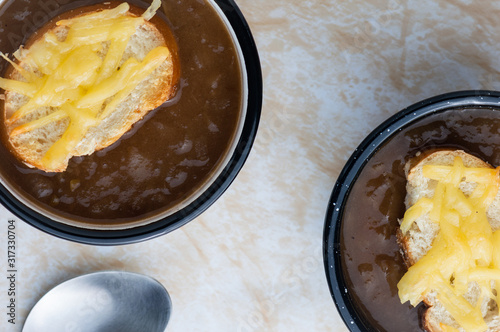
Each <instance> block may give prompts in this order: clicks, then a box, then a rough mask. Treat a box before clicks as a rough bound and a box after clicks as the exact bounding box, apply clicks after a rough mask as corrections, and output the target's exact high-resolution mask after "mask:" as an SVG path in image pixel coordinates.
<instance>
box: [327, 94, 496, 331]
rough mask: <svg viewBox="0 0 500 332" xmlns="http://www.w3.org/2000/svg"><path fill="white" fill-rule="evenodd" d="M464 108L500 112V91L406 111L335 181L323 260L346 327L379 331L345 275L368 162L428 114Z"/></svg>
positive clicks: (363, 146) (374, 135)
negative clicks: (349, 234) (346, 228)
mask: <svg viewBox="0 0 500 332" xmlns="http://www.w3.org/2000/svg"><path fill="white" fill-rule="evenodd" d="M463 107H474V108H481V107H484V108H493V107H495V108H499V109H500V92H499V91H490V90H464V91H455V92H449V93H444V94H440V95H437V96H434V97H431V98H428V99H425V100H422V101H419V102H417V103H415V104H413V105H411V106H409V107H407V108H404V109H403V110H401V111H399V112H397V113H396V114H394V115H393V116H391V117H389V118H388V119H387V120H385V121H384V122H382V124H380V125H379V126H378V127H376V128H375V129H374V130H373V131H372V132H371V133H370V134H368V136H367V137H366V138H365V139H364V140H363V141H362V142H361V143H360V144H359V146H358V147H357V148H356V149H355V150H354V152H353V153H352V155H351V156H350V157H349V159H348V160H347V162H346V164H345V165H344V167H343V169H342V171H341V172H340V174H339V176H338V178H337V180H336V182H335V185H334V187H333V190H332V193H331V196H330V199H329V202H328V208H327V211H326V216H325V221H324V228H323V261H324V268H325V273H326V279H327V283H328V287H329V290H330V294H331V296H332V299H333V301H334V303H335V306H336V308H337V311H338V312H339V314H340V316H341V318H342V320H343V321H344V324H345V325H346V326H347V328H348V329H349V330H350V331H352V332H364V331H374V330H375V329H374V328H373V326H371V325H370V323H369V322H368V321H367V319H365V317H363V314H362V313H360V312H358V311H357V310H356V306H355V304H354V301H353V299H352V298H351V297H350V296H349V289H348V288H347V287H346V282H345V277H344V276H343V273H342V262H341V246H340V238H341V226H342V219H343V212H344V207H345V204H346V202H347V200H348V197H349V194H350V190H351V188H352V185H353V184H354V182H355V181H356V179H357V178H358V176H359V174H360V173H361V172H362V170H363V169H364V167H365V165H366V163H367V162H368V160H369V159H370V158H371V157H372V156H373V155H374V154H375V153H376V152H377V151H378V150H379V149H380V147H381V146H382V145H383V144H384V143H385V142H387V140H388V139H390V138H391V137H392V136H393V135H395V134H396V133H397V132H398V131H400V130H401V129H403V128H405V127H406V126H408V125H410V124H412V123H414V122H416V121H418V120H420V119H422V118H424V117H425V116H427V115H430V114H433V113H438V112H443V111H446V110H450V109H454V108H463Z"/></svg>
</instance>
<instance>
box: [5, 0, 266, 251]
mask: <svg viewBox="0 0 500 332" xmlns="http://www.w3.org/2000/svg"><path fill="white" fill-rule="evenodd" d="M210 2H213V3H214V4H215V5H217V6H218V7H219V8H220V11H221V12H222V13H223V14H224V16H225V19H226V20H227V21H228V22H229V24H230V26H231V28H232V29H233V32H234V35H235V36H236V39H237V42H238V43H239V47H240V49H241V52H242V55H243V62H244V64H242V65H243V66H244V69H245V70H246V80H247V82H246V84H247V87H248V92H247V96H246V98H247V103H246V104H247V105H246V115H245V117H244V119H242V121H243V126H242V129H241V132H240V137H239V138H238V139H237V143H236V145H235V148H234V150H233V152H232V155H231V156H230V159H229V161H228V163H227V165H226V166H224V167H223V169H222V171H221V172H220V174H219V175H218V176H217V177H216V179H215V180H214V181H213V182H212V183H211V184H210V186H209V187H208V188H207V189H206V190H205V191H204V192H203V193H202V194H201V195H200V196H199V197H198V198H196V199H195V200H194V201H192V202H191V203H190V204H188V205H187V206H185V207H184V208H182V209H180V210H179V211H176V212H174V213H173V214H171V215H168V216H166V217H164V218H161V219H159V220H157V221H154V222H151V223H149V224H146V225H142V226H137V227H131V228H124V229H112V230H102V229H90V228H80V227H76V226H72V225H69V224H64V223H59V222H56V221H54V220H52V219H50V218H48V217H46V216H44V215H42V214H40V213H38V212H36V211H34V210H33V209H31V208H28V207H27V206H25V205H24V204H23V203H22V202H21V201H19V200H18V199H17V198H16V197H15V196H14V195H13V194H11V193H10V192H9V190H8V189H7V188H6V187H4V186H3V185H2V184H0V204H2V205H3V206H4V207H5V208H6V209H7V210H9V211H10V212H11V213H13V214H14V215H15V216H16V217H18V218H20V219H21V220H22V221H24V222H26V223H28V224H30V225H31V226H33V227H35V228H37V229H39V230H41V231H43V232H45V233H48V234H51V235H54V236H56V237H58V238H61V239H65V240H69V241H73V242H77V243H82V244H89V245H103V246H106V245H123V244H131V243H137V242H142V241H146V240H149V239H152V238H155V237H158V236H161V235H165V234H167V233H169V232H171V231H173V230H175V229H177V228H179V227H181V226H184V225H185V224H187V223H188V222H190V221H192V220H193V219H195V218H196V217H198V216H199V215H200V214H201V213H203V212H204V211H205V210H206V209H207V208H208V207H209V206H211V205H212V204H213V203H214V202H215V201H216V200H217V199H218V198H219V197H220V196H221V195H222V194H223V193H224V192H225V191H226V189H227V188H228V187H229V185H230V184H231V183H232V182H233V180H234V179H235V178H236V176H237V174H238V173H239V171H240V170H241V168H242V167H243V165H244V163H245V161H246V159H247V158H248V155H249V153H250V150H251V148H252V145H253V142H254V140H255V136H256V134H257V129H258V125H259V121H260V115H261V109H262V98H263V83H262V71H261V65H260V60H259V54H258V51H257V46H256V44H255V41H254V39H253V36H252V33H251V31H250V27H249V25H248V23H247V22H246V20H245V18H244V16H243V14H242V12H241V11H240V9H239V8H238V6H237V5H236V3H235V2H234V1H233V0H211V1H210Z"/></svg>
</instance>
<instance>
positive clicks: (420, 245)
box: [397, 150, 500, 332]
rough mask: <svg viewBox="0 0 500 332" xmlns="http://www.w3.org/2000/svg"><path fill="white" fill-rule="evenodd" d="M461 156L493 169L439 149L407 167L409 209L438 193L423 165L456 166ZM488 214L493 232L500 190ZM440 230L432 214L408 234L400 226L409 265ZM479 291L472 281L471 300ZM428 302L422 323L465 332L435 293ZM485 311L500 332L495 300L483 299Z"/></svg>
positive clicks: (435, 329)
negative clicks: (441, 324)
mask: <svg viewBox="0 0 500 332" xmlns="http://www.w3.org/2000/svg"><path fill="white" fill-rule="evenodd" d="M457 156H458V157H460V158H461V159H462V161H463V163H464V165H465V166H466V167H482V168H492V166H491V165H489V164H488V163H486V162H484V161H483V160H481V159H479V158H477V157H475V156H473V155H471V154H468V153H466V152H465V151H462V150H441V151H436V152H434V153H432V154H430V155H428V156H427V157H425V158H423V159H422V160H421V161H419V162H418V163H417V164H416V165H414V166H413V167H412V168H411V169H409V170H407V174H406V177H407V184H406V198H405V206H406V209H408V208H410V207H411V206H412V205H413V204H415V203H416V202H417V201H418V200H419V199H420V198H421V197H428V198H432V196H433V195H434V190H435V186H436V181H434V180H430V179H428V178H425V177H424V176H423V174H422V167H423V166H424V165H453V161H454V159H455V157H457ZM473 186H474V184H473V183H467V182H465V181H463V182H462V183H461V184H460V189H461V190H462V191H463V192H464V193H465V194H468V193H470V191H472V189H473ZM487 217H488V221H489V222H490V225H491V226H492V230H493V231H495V230H497V229H499V228H500V193H499V194H497V196H496V197H495V199H494V201H493V203H492V204H491V205H490V207H489V208H488V210H487ZM438 231H439V226H438V225H437V224H436V223H434V222H432V221H431V220H430V219H429V218H428V215H424V216H422V217H419V218H417V220H416V221H415V222H414V223H413V225H412V226H411V228H410V230H409V231H408V232H407V233H406V234H405V235H403V234H402V232H401V230H399V229H398V233H397V238H398V242H399V245H400V247H401V253H402V255H403V258H404V260H405V262H406V265H407V266H408V267H410V266H412V265H413V264H415V263H416V262H417V261H418V260H419V259H420V258H422V257H423V256H424V255H425V254H426V253H427V251H429V249H430V248H431V245H432V242H433V240H434V238H435V237H436V236H437V234H438ZM479 294H480V290H479V287H478V285H477V284H476V283H475V282H471V283H469V291H468V293H467V294H466V296H465V297H466V298H467V299H468V300H469V301H470V302H471V303H475V302H477V300H478V296H479ZM424 302H425V304H426V305H427V306H428V308H427V309H426V310H425V312H424V313H423V315H422V326H423V327H424V329H425V330H426V331H429V332H441V331H442V328H441V327H440V323H444V324H446V325H449V326H452V327H454V328H457V329H459V330H460V331H463V329H460V328H459V326H458V324H457V323H456V322H455V321H454V319H453V318H452V317H451V316H450V315H449V314H448V312H447V311H446V309H445V308H444V307H443V306H442V305H441V303H440V302H439V301H438V300H437V298H436V294H435V293H434V292H430V293H429V294H427V295H426V296H425V298H424ZM481 311H482V312H483V316H484V317H485V321H486V323H487V325H488V326H489V327H490V328H489V330H488V331H490V332H491V331H497V332H499V331H500V316H498V308H497V307H496V303H495V301H491V300H489V299H486V300H485V301H483V303H482V305H481Z"/></svg>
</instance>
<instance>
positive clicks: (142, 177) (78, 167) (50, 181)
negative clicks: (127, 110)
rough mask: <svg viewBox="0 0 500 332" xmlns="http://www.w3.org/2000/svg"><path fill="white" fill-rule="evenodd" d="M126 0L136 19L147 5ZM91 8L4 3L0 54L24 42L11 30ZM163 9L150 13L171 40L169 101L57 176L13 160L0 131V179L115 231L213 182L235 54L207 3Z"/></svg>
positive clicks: (168, 4) (235, 84) (228, 127)
mask: <svg viewBox="0 0 500 332" xmlns="http://www.w3.org/2000/svg"><path fill="white" fill-rule="evenodd" d="M128 2H129V4H131V5H132V6H133V5H137V7H141V9H140V10H138V8H134V7H132V8H133V10H134V11H136V12H138V13H139V14H141V13H142V12H143V11H144V9H145V8H147V6H148V5H149V4H145V3H142V2H137V1H128ZM119 3H121V2H117V1H114V2H111V3H110V2H106V6H107V7H114V6H116V5H117V4H119ZM92 5H93V7H89V8H91V9H95V8H99V7H103V6H104V5H102V4H101V2H99V1H93V2H92V1H73V2H72V1H68V0H53V1H52V2H51V1H46V2H45V1H44V2H36V1H32V2H29V3H26V2H24V1H9V2H6V3H5V4H3V6H1V7H0V24H1V28H3V30H4V32H3V36H2V37H0V50H2V51H3V52H4V53H12V52H13V51H15V50H16V49H17V48H18V47H19V46H20V45H21V44H25V43H26V41H27V39H26V38H25V37H24V36H23V37H21V34H18V33H19V32H26V33H30V32H33V31H36V30H38V29H39V28H40V27H41V26H44V25H45V23H47V21H48V20H49V19H53V21H52V22H55V21H56V20H57V19H60V18H63V17H65V16H68V15H70V16H71V15H74V13H80V12H82V9H81V7H82V6H92ZM162 8H163V10H165V15H163V14H162V13H159V14H157V15H156V16H155V18H154V20H155V21H153V23H155V24H156V25H157V26H160V30H162V31H163V33H164V35H165V37H166V39H167V43H171V41H172V40H175V41H176V43H177V46H178V58H179V62H180V79H179V84H178V90H177V94H176V96H175V97H174V98H173V99H172V100H170V101H167V102H166V103H165V104H164V105H162V106H160V107H159V108H157V109H156V110H155V111H153V112H151V113H150V114H148V115H147V116H146V117H145V119H143V120H141V121H140V122H138V123H136V124H135V125H134V127H133V128H132V129H131V131H130V132H129V133H127V134H125V135H124V136H123V137H122V138H121V139H120V140H119V141H118V142H116V143H115V144H113V145H112V146H110V147H108V148H106V149H104V150H101V151H98V152H96V153H94V154H92V155H90V156H84V157H75V158H72V159H71V160H70V163H69V167H68V169H67V170H66V171H65V172H62V173H45V172H42V171H38V170H34V169H31V168H29V167H27V166H25V165H23V164H22V163H20V162H19V161H17V160H16V159H15V158H13V156H12V154H11V153H9V151H8V148H6V145H7V144H6V133H5V128H2V141H3V143H4V144H3V145H2V146H1V147H0V172H1V176H2V177H3V178H4V179H5V180H4V181H7V182H8V183H9V184H10V186H11V187H13V188H14V189H15V190H16V191H17V192H18V194H19V195H20V196H22V197H23V198H25V199H27V200H28V201H30V202H31V203H32V204H35V205H37V206H39V207H41V208H43V209H46V210H47V211H49V212H50V213H54V214H56V215H59V216H62V217H63V218H68V219H72V220H76V221H77V222H84V223H88V224H91V225H92V224H95V225H97V224H108V225H117V224H126V223H128V222H131V221H134V220H136V219H138V218H143V217H149V216H151V215H155V214H157V213H159V212H161V211H166V210H168V209H169V208H172V207H175V206H176V205H177V204H179V203H180V202H183V201H184V200H185V199H186V198H188V197H190V196H191V195H192V194H193V193H195V192H196V190H197V189H198V188H200V187H201V186H203V185H205V183H206V182H207V180H208V179H209V178H211V177H212V176H213V174H214V172H216V170H217V169H218V167H219V165H220V163H221V162H222V160H223V159H224V158H225V156H226V155H227V153H228V152H229V150H230V146H231V143H232V141H233V140H234V138H235V136H236V134H237V128H238V124H239V121H240V116H241V108H242V76H241V69H240V63H239V58H238V55H237V50H236V47H235V45H234V43H233V41H232V38H231V35H230V33H229V32H228V31H227V28H226V25H225V24H224V23H223V22H222V20H221V19H220V17H219V16H218V14H217V13H216V12H215V10H214V9H213V8H212V6H211V5H210V4H208V3H206V2H204V1H198V0H183V1H174V0H164V1H163V5H162ZM85 10H88V8H86V9H85ZM61 14H62V15H61ZM42 31H43V30H42ZM169 31H171V32H172V33H171V35H169ZM172 35H173V37H172ZM3 66H4V67H3V68H2V69H5V67H6V65H5V64H3ZM2 71H4V70H2ZM2 107H3V105H2Z"/></svg>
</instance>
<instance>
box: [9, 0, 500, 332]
mask: <svg viewBox="0 0 500 332" xmlns="http://www.w3.org/2000/svg"><path fill="white" fill-rule="evenodd" d="M237 4H238V6H239V7H240V9H241V11H242V12H243V14H244V15H245V17H246V19H247V21H248V23H249V25H250V28H251V30H252V32H253V35H254V38H255V41H256V44H257V47H258V49H259V53H260V57H261V63H262V70H263V80H264V103H263V109H262V118H261V124H260V128H259V132H258V135H257V138H256V141H255V145H254V148H253V150H252V152H251V154H250V156H249V158H248V160H247V162H246V164H245V166H244V167H243V169H242V170H241V172H240V174H239V176H238V177H237V178H236V180H235V181H234V182H233V184H232V185H231V187H230V188H229V189H228V190H227V191H226V192H225V194H224V195H223V196H222V197H221V198H220V199H219V200H218V201H217V202H216V203H215V204H214V205H213V206H211V207H210V208H209V209H208V210H207V211H206V212H205V213H203V214H202V215H201V216H199V217H198V218H197V219H195V220H194V221H192V222H190V223H189V224H187V225H186V226H184V227H182V228H180V229H178V230H175V231H174V232H172V233H170V234H167V235H165V236H162V237H159V238H156V239H153V240H150V241H147V242H143V243H138V244H133V245H126V246H116V247H93V246H88V245H81V244H76V243H72V242H69V241H65V240H60V239H57V238H54V237H52V236H49V235H47V234H45V233H42V232H41V231H38V230H36V229H35V228H33V227H31V226H29V225H27V224H25V223H24V222H22V221H18V222H17V223H16V226H17V264H18V275H17V286H16V287H17V305H18V307H17V317H16V324H15V325H12V324H9V323H8V322H7V318H6V306H7V304H8V303H7V301H8V299H7V289H8V280H7V279H6V277H3V276H2V273H4V272H5V271H6V270H7V266H6V265H7V259H6V256H7V249H6V248H7V226H6V225H7V221H8V220H10V219H12V218H13V216H11V215H10V214H9V213H8V212H7V211H6V210H5V209H3V208H2V207H0V220H1V224H2V225H3V226H2V229H1V230H0V271H3V272H0V307H1V308H3V309H0V314H1V315H0V317H2V318H1V319H0V330H1V331H21V329H22V325H23V322H24V320H25V318H26V316H27V314H28V312H29V310H30V309H31V307H32V306H33V305H34V304H35V303H36V301H38V300H39V299H40V297H41V296H43V294H44V293H45V292H47V291H48V290H49V289H51V288H52V287H54V286H56V285H57V284H59V283H60V282H62V281H65V280H67V279H70V278H72V277H76V276H78V275H81V274H86V273H90V272H95V271H101V270H124V271H130V272H138V273H142V274H146V275H149V276H151V277H153V278H155V279H157V280H158V281H160V282H161V283H162V284H163V285H164V286H165V287H166V288H167V289H168V291H169V293H170V296H171V298H172V302H173V312H172V315H171V319H170V323H169V325H168V328H167V331H172V332H174V331H183V332H184V331H218V332H223V331H224V332H225V331H245V332H247V331H334V332H342V331H347V328H346V327H345V325H344V323H343V322H342V320H341V318H340V316H339V315H338V313H337V310H336V308H335V305H334V302H333V300H332V298H331V296H330V293H329V290H328V285H327V282H326V277H325V272H324V268H323V257H322V236H323V223H324V216H325V212H326V209H327V204H328V199H329V196H330V193H331V190H332V188H333V185H334V183H335V180H336V178H337V176H338V174H339V173H340V171H341V169H342V167H343V165H344V163H345V162H346V160H347V159H348V157H349V156H350V154H351V153H352V151H353V150H354V149H355V148H356V146H357V145H358V144H359V143H360V142H361V140H362V139H363V138H364V137H365V136H366V135H367V134H368V133H369V132H370V131H371V130H372V129H374V128H375V127H376V126H377V125H378V124H380V123H381V122H382V121H384V120H385V119H387V118H388V117H389V116H391V115H392V114H394V113H396V112H397V111H399V110H401V109H402V108H404V107H406V106H409V105H411V104H413V103H415V102H417V101H419V100H421V99H425V98H428V97H431V96H434V95H436V94H440V93H445V92H449V91H454V90H465V89H499V88H500V86H499V85H500V84H499V82H498V79H499V77H500V61H499V59H500V57H499V56H498V55H499V50H500V46H499V45H500V44H499V43H498V32H499V31H500V30H499V29H500V26H498V25H497V22H498V17H500V3H499V2H495V1H491V2H481V4H478V2H475V1H472V0H439V1H438V0H422V1H418V2H417V1H403V0H350V1H335V0H316V1H312V0H300V1H299V0H273V1H262V0H237Z"/></svg>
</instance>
